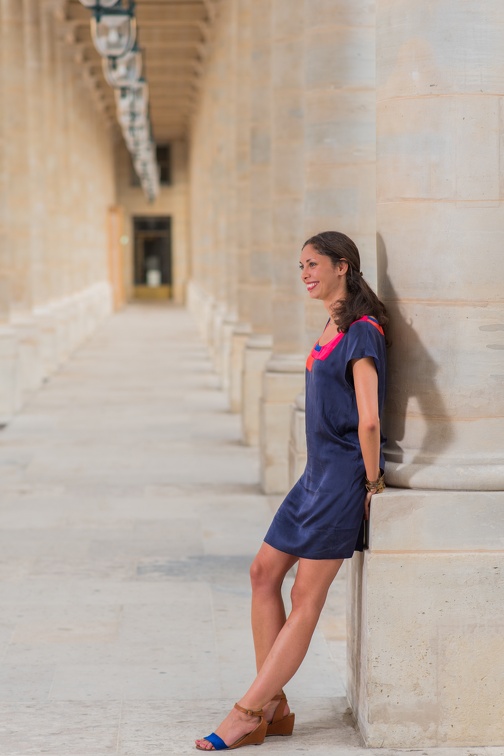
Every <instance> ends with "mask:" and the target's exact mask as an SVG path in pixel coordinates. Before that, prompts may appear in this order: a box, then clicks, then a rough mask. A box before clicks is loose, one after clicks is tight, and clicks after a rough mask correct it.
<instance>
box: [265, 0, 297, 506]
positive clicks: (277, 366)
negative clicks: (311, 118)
mask: <svg viewBox="0 0 504 756" xmlns="http://www.w3.org/2000/svg"><path fill="white" fill-rule="evenodd" d="M272 24H273V26H272V79H273V80H272V97H273V100H272V145H271V148H272V152H271V157H272V181H273V184H272V214H273V258H272V277H273V282H274V290H273V307H272V322H273V353H272V357H271V358H270V360H269V361H268V363H267V365H266V370H265V372H264V375H263V386H262V400H261V416H260V458H261V483H262V487H263V490H264V491H265V492H266V493H283V492H285V491H286V489H287V487H288V445H289V415H290V409H291V405H292V403H293V401H294V399H295V397H296V395H297V394H298V393H299V391H300V390H301V389H302V387H303V384H304V366H305V355H304V304H303V299H302V291H301V286H300V283H299V248H300V239H301V238H302V232H303V193H304V149H303V148H304V98H303V95H304V92H303V27H304V5H303V3H294V4H293V3H292V2H291V0H274V2H273V17H272Z"/></svg>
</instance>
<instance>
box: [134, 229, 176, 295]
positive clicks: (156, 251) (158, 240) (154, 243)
mask: <svg viewBox="0 0 504 756" xmlns="http://www.w3.org/2000/svg"><path fill="white" fill-rule="evenodd" d="M133 230H134V239H135V247H134V250H135V265H134V286H135V296H136V297H138V298H140V299H168V298H169V297H171V294H172V259H171V257H172V255H171V218H169V217H168V216H164V217H163V216H143V217H141V218H138V217H137V218H133Z"/></svg>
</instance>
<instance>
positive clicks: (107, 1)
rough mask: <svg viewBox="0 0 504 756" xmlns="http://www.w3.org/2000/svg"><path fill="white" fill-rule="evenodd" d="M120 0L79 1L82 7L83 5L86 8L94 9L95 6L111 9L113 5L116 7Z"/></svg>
mask: <svg viewBox="0 0 504 756" xmlns="http://www.w3.org/2000/svg"><path fill="white" fill-rule="evenodd" d="M119 1H120V0H80V2H81V3H82V5H85V6H86V8H96V7H97V6H101V7H102V8H113V6H114V5H117V4H118V3H119Z"/></svg>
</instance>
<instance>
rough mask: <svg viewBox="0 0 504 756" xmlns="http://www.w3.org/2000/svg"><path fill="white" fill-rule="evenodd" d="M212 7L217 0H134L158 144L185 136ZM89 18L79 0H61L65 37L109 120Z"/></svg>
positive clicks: (111, 110)
mask: <svg viewBox="0 0 504 756" xmlns="http://www.w3.org/2000/svg"><path fill="white" fill-rule="evenodd" d="M217 5H218V0H136V7H135V15H136V18H137V27H138V37H137V39H138V44H139V46H140V48H141V49H142V51H143V66H144V69H143V70H144V76H145V78H146V80H147V83H148V85H149V101H150V116H151V123H152V128H153V132H154V138H155V140H156V142H157V143H158V144H160V143H162V142H167V141H170V140H171V139H176V138H182V137H184V136H185V135H186V132H187V127H188V123H189V119H190V112H191V108H192V107H193V105H194V101H195V98H196V96H197V92H198V80H199V77H200V74H201V70H202V66H203V61H204V58H205V55H206V51H207V47H208V41H209V35H210V30H211V27H212V22H213V20H214V18H215V14H216V10H217ZM90 18H91V11H90V10H89V9H88V8H85V7H84V6H83V5H82V4H81V3H80V2H79V0H66V2H65V3H64V5H63V7H61V8H60V19H61V21H62V22H63V24H64V27H65V33H66V38H67V41H68V42H69V43H70V44H71V45H72V46H73V47H74V48H75V55H76V59H77V61H78V62H79V64H80V65H81V66H82V67H83V69H84V71H85V74H86V76H87V78H88V81H89V82H90V84H91V86H92V88H93V89H94V94H95V98H96V100H97V102H98V104H99V106H100V107H101V109H102V110H103V112H104V113H105V114H106V117H107V118H108V119H109V120H110V121H111V123H114V122H115V120H116V118H115V101H114V92H113V90H112V89H111V88H110V86H109V85H108V84H107V82H106V81H105V79H104V76H103V73H102V64H101V58H100V55H99V54H98V52H97V51H96V50H95V48H94V45H93V43H92V40H91V33H90V26H89V21H90Z"/></svg>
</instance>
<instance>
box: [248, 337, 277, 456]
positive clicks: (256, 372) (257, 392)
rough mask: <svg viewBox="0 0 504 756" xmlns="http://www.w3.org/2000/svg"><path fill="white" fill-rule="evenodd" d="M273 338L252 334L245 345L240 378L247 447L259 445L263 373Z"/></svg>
mask: <svg viewBox="0 0 504 756" xmlns="http://www.w3.org/2000/svg"><path fill="white" fill-rule="evenodd" d="M272 348H273V337H272V336H271V335H270V334H253V335H252V336H250V338H249V339H248V341H247V343H246V345H245V353H244V359H243V376H242V395H243V402H242V438H243V441H244V443H245V444H247V445H248V446H257V445H258V444H259V424H260V423H259V412H260V399H261V395H262V382H263V373H264V369H265V367H266V363H267V362H268V360H269V358H270V357H271V350H272Z"/></svg>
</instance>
